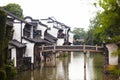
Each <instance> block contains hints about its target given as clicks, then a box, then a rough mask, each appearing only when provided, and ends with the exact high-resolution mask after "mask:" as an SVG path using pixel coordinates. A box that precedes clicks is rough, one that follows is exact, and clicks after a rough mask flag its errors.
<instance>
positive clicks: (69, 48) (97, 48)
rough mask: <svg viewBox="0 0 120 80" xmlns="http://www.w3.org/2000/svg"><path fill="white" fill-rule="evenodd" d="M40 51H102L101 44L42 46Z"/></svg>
mask: <svg viewBox="0 0 120 80" xmlns="http://www.w3.org/2000/svg"><path fill="white" fill-rule="evenodd" d="M40 50H42V51H86V50H87V51H98V52H101V51H103V47H102V46H97V45H96V46H91V45H63V46H56V45H50V46H42V47H40Z"/></svg>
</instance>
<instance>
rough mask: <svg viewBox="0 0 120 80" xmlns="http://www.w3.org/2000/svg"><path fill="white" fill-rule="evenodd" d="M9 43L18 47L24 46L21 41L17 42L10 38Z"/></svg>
mask: <svg viewBox="0 0 120 80" xmlns="http://www.w3.org/2000/svg"><path fill="white" fill-rule="evenodd" d="M9 44H10V45H12V46H15V47H18V48H24V47H26V45H25V44H23V43H21V42H19V41H17V40H11V41H9Z"/></svg>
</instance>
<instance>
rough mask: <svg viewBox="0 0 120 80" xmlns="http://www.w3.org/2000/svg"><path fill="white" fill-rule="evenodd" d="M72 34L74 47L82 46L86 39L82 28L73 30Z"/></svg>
mask: <svg viewBox="0 0 120 80" xmlns="http://www.w3.org/2000/svg"><path fill="white" fill-rule="evenodd" d="M72 32H73V34H74V43H73V44H75V45H79V44H83V43H84V42H85V39H86V31H85V30H84V28H74V30H73V31H72Z"/></svg>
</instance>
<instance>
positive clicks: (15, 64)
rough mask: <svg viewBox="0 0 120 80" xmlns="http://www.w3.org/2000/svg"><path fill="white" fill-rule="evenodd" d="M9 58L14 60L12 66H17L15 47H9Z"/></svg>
mask: <svg viewBox="0 0 120 80" xmlns="http://www.w3.org/2000/svg"><path fill="white" fill-rule="evenodd" d="M11 60H14V67H16V66H17V56H16V48H15V47H14V48H12V49H11Z"/></svg>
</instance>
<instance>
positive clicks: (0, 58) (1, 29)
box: [0, 10, 6, 67]
mask: <svg viewBox="0 0 120 80" xmlns="http://www.w3.org/2000/svg"><path fill="white" fill-rule="evenodd" d="M5 32H6V13H5V12H4V11H2V10H0V67H2V66H3V64H4V46H5V45H4V40H5Z"/></svg>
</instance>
